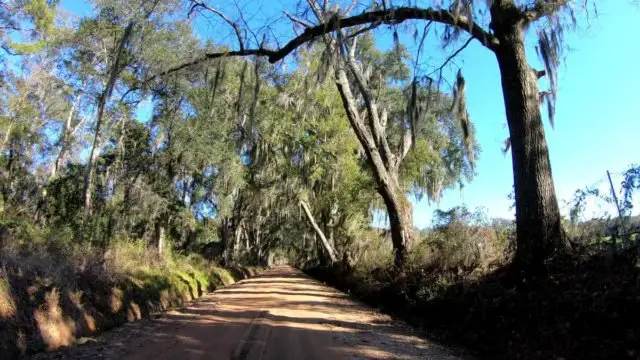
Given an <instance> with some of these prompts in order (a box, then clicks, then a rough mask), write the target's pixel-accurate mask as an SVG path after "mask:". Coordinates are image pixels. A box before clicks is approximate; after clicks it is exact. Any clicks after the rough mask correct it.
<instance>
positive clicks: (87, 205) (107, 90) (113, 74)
mask: <svg viewBox="0 0 640 360" xmlns="http://www.w3.org/2000/svg"><path fill="white" fill-rule="evenodd" d="M134 25H135V23H133V22H131V23H129V25H127V27H126V29H125V30H124V33H123V35H122V38H121V39H120V42H119V43H118V47H117V48H116V51H115V59H114V63H113V65H112V66H111V69H110V71H109V79H108V81H107V83H106V85H105V87H104V90H103V91H102V94H100V99H99V100H98V112H97V114H96V129H95V133H94V136H93V143H92V145H91V151H90V153H89V162H88V163H87V168H86V170H85V176H84V189H83V197H84V221H85V222H86V221H87V218H88V217H89V215H90V214H91V184H92V181H93V179H92V177H93V165H94V163H95V161H94V160H95V158H97V155H98V154H99V153H97V152H96V149H97V148H98V143H99V141H100V129H101V127H102V117H103V115H104V109H105V107H106V104H107V102H108V101H109V98H110V97H111V93H112V91H113V87H114V86H115V83H116V80H117V78H118V75H119V74H120V71H122V68H123V66H121V63H120V62H121V57H122V53H123V51H124V48H125V45H126V44H127V42H128V41H129V37H130V36H131V33H132V31H133V27H134Z"/></svg>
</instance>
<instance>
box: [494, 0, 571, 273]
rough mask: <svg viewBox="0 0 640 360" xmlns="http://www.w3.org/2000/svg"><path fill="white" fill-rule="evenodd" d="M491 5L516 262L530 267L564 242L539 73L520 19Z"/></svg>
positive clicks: (535, 266) (535, 267)
mask: <svg viewBox="0 0 640 360" xmlns="http://www.w3.org/2000/svg"><path fill="white" fill-rule="evenodd" d="M492 10H493V11H492V18H493V23H492V26H493V28H494V30H495V35H496V36H497V37H498V39H499V41H500V45H499V46H498V47H497V48H496V49H494V51H495V54H496V57H497V60H498V65H499V67H500V73H501V77H502V93H503V96H504V103H505V110H506V115H507V123H508V125H509V134H510V141H511V156H512V162H513V181H514V186H515V200H516V227H517V241H516V242H517V249H516V256H515V265H516V266H517V268H519V269H521V270H523V271H526V272H529V271H533V272H535V271H537V270H538V269H540V268H541V266H543V265H544V262H545V261H546V260H547V259H549V258H550V257H551V256H553V255H554V254H555V253H556V252H558V251H560V250H562V249H565V248H566V246H565V239H564V237H563V233H562V227H561V218H560V211H559V208H558V201H557V199H556V194H555V189H554V184H553V176H552V173H551V163H550V161H549V149H548V147H547V141H546V139H545V133H544V127H543V124H542V117H541V114H540V103H539V93H538V85H537V79H538V77H537V74H536V72H535V71H534V69H532V68H531V67H530V66H529V65H528V62H527V57H526V54H525V46H524V30H523V28H524V21H523V20H522V19H520V20H518V17H514V16H511V14H510V13H509V12H508V11H507V10H509V9H507V10H504V9H503V10H500V9H492ZM514 19H516V20H514Z"/></svg>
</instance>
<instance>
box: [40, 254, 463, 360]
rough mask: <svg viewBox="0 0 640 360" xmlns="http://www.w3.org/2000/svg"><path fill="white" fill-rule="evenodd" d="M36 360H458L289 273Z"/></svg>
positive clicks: (278, 272) (282, 269)
mask: <svg viewBox="0 0 640 360" xmlns="http://www.w3.org/2000/svg"><path fill="white" fill-rule="evenodd" d="M36 358H37V359H130V360H138V359H153V360H164V359H230V360H245V359H251V360H254V359H256V360H257V359H262V360H286V359H308V360H338V359H433V360H444V359H451V360H452V359H456V358H455V357H453V356H449V355H447V353H446V352H444V351H443V350H442V348H440V347H438V346H436V345H435V344H432V343H429V342H427V341H425V340H422V339H420V338H418V337H416V336H415V335H413V334H412V331H411V329H410V328H409V327H408V326H406V325H403V324H401V323H398V322H394V321H392V320H391V319H390V318H389V317H387V316H385V315H382V314H380V313H377V312H376V311H374V310H372V309H371V308H368V307H366V306H364V305H362V304H359V303H357V302H354V301H352V300H350V299H349V298H348V297H347V295H345V294H343V293H340V292H338V291H336V290H334V289H332V288H329V287H327V286H325V285H323V284H321V283H319V282H317V281H315V280H312V279H310V278H308V277H307V276H305V275H304V274H302V273H300V272H299V271H297V270H294V269H292V268H290V267H287V266H278V267H274V268H272V269H269V270H267V271H266V272H264V273H262V274H261V275H260V276H257V277H254V278H252V279H248V280H244V281H241V282H239V283H237V284H236V285H233V286H230V287H227V288H224V289H221V290H218V291H216V292H214V293H212V294H209V295H207V296H205V297H204V298H203V299H202V300H201V301H198V302H196V303H194V304H192V305H190V306H188V307H186V308H184V309H181V310H179V311H172V312H169V313H167V314H165V315H163V316H162V317H160V318H158V319H155V320H149V321H141V322H137V323H133V324H129V325H126V326H123V327H121V328H118V329H115V330H113V331H110V332H107V333H106V334H105V335H103V336H102V337H100V338H98V339H97V340H94V341H90V342H87V343H86V344H83V345H77V346H75V347H72V348H70V349H68V350H66V351H63V352H58V353H51V354H41V355H39V356H36Z"/></svg>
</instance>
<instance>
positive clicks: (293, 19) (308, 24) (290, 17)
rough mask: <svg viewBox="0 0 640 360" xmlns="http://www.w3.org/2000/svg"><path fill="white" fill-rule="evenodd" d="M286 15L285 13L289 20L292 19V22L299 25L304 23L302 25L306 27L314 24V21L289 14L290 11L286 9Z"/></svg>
mask: <svg viewBox="0 0 640 360" xmlns="http://www.w3.org/2000/svg"><path fill="white" fill-rule="evenodd" d="M284 15H285V16H286V17H288V18H289V20H291V21H292V22H294V23H296V24H298V25H302V26H304V27H305V28H311V27H313V24H312V23H310V22H308V21H306V20H303V19H300V18H297V17H295V16H293V15H291V14H289V12H288V11H285V12H284Z"/></svg>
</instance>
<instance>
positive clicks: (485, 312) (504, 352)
mask: <svg viewBox="0 0 640 360" xmlns="http://www.w3.org/2000/svg"><path fill="white" fill-rule="evenodd" d="M458 241H463V240H460V239H458ZM456 249H457V250H458V251H463V250H462V249H464V247H457V248H449V249H448V253H446V254H448V255H447V256H445V253H442V256H445V257H442V256H441V254H440V253H438V246H436V245H433V244H429V243H428V242H424V243H421V244H417V245H416V246H414V247H413V249H412V251H411V252H410V254H409V256H408V260H407V265H406V267H405V270H404V271H402V272H398V271H396V270H394V268H393V266H392V263H391V262H390V261H389V260H388V259H386V257H387V255H383V254H381V258H382V259H383V260H384V261H380V262H378V266H375V265H373V264H374V261H371V262H369V261H366V262H363V263H360V262H358V263H356V264H352V265H351V266H343V265H337V266H334V267H332V268H313V269H308V270H307V272H308V273H309V274H310V275H312V276H314V277H316V278H318V279H320V280H322V281H325V282H327V283H329V284H331V285H333V286H336V287H338V288H340V289H342V290H343V291H346V292H349V293H350V294H352V295H353V296H354V297H356V298H359V299H361V300H363V301H365V302H367V303H369V304H370V305H373V306H375V307H378V308H380V309H381V310H383V311H385V312H387V313H390V314H392V315H396V316H398V317H401V318H403V319H405V320H406V321H408V322H410V323H412V324H413V325H414V326H417V327H420V328H422V329H423V330H424V331H425V332H426V333H427V335H428V336H430V337H432V338H436V339H437V340H439V341H441V342H444V343H448V344H450V345H453V346H455V347H458V348H463V349H466V350H468V351H470V352H472V353H474V354H475V355H476V356H478V357H480V358H484V359H540V360H542V359H545V360H546V359H566V360H569V359H640V322H639V321H638V320H639V318H638V315H637V309H638V308H640V277H639V275H640V270H639V269H638V268H637V267H636V266H635V265H634V264H635V262H634V261H632V259H633V258H634V257H633V256H632V255H631V254H622V255H619V256H618V257H616V258H615V259H613V260H612V259H611V258H610V257H609V256H607V255H605V254H589V255H588V256H586V255H584V254H583V255H580V256H578V255H575V256H574V257H573V258H570V259H563V260H562V263H556V264H552V266H551V267H550V270H549V273H548V276H545V277H542V278H540V279H538V280H537V281H535V282H530V283H527V284H526V285H525V286H522V284H520V285H519V286H518V287H516V286H515V285H514V281H513V277H512V276H511V275H512V272H510V271H509V269H508V263H509V261H508V259H509V258H508V256H506V255H497V254H498V252H496V256H495V257H494V259H493V260H490V259H489V258H490V257H484V258H483V259H484V260H483V261H478V262H476V264H475V265H474V266H466V265H465V263H466V264H468V262H467V260H468V259H469V258H468V257H466V256H461V255H462V254H457V255H456V254H455V250H456ZM505 249H506V248H505ZM452 250H453V252H454V255H451V251H452ZM485 255H486V254H485ZM479 256H481V257H482V255H479ZM371 257H372V258H373V256H371ZM454 260H455V261H454ZM456 261H457V265H456ZM380 264H382V265H380Z"/></svg>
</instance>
